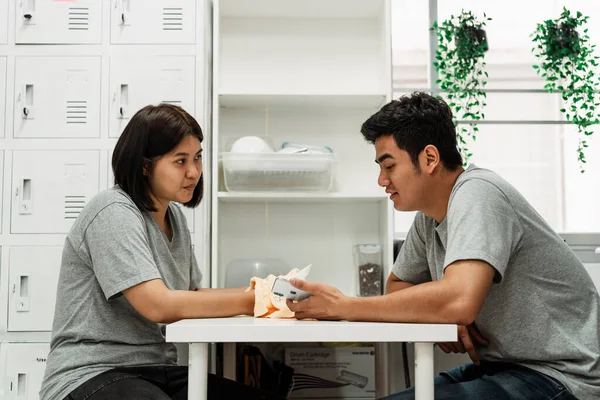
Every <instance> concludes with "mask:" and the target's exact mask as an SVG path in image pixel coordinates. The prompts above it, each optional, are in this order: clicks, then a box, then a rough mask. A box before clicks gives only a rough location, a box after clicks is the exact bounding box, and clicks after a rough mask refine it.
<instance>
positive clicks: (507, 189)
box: [393, 165, 600, 399]
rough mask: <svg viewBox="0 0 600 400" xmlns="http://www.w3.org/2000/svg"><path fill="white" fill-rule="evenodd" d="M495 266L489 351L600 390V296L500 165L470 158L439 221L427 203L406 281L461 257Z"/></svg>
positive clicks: (589, 390) (411, 240) (404, 261)
mask: <svg viewBox="0 0 600 400" xmlns="http://www.w3.org/2000/svg"><path fill="white" fill-rule="evenodd" d="M467 259H474V260H482V261H485V262H487V263H488V264H490V265H491V266H492V267H493V268H494V269H495V270H496V277H495V279H494V283H495V284H494V285H492V287H491V288H490V290H489V293H488V295H487V298H486V300H485V303H484V305H483V308H482V310H481V312H480V313H479V316H478V317H477V319H476V320H475V322H476V324H477V327H478V328H479V331H480V332H481V333H482V335H483V336H484V337H485V338H486V339H487V340H488V342H489V345H487V346H482V345H476V348H477V353H478V355H479V357H480V359H482V360H487V361H504V362H512V363H516V364H520V365H522V366H524V367H528V368H531V369H534V370H536V371H539V372H542V373H544V374H546V375H550V376H552V377H554V378H556V379H558V380H560V381H561V382H562V383H564V384H565V385H566V386H567V387H568V388H569V389H570V390H571V391H572V392H573V393H574V394H575V395H576V396H577V397H578V398H580V399H598V398H600V330H599V326H598V322H599V321H600V298H599V297H598V291H597V290H596V288H595V286H594V283H593V282H592V279H591V278H590V276H589V275H588V273H587V271H586V270H585V267H584V266H583V264H582V263H581V261H579V259H578V258H577V256H576V255H575V253H574V252H573V251H572V250H571V249H570V248H569V246H568V245H567V244H566V243H565V242H564V241H563V240H562V239H561V238H560V236H559V235H558V234H556V233H555V232H554V231H553V230H552V229H551V227H550V226H549V225H548V224H547V223H546V221H544V219H543V218H542V217H541V216H540V215H539V214H538V213H537V212H536V211H535V209H534V208H533V207H532V206H531V205H530V204H529V203H528V202H527V201H526V200H525V198H524V197H523V196H522V195H521V194H520V193H519V192H518V191H517V190H516V189H515V188H514V187H513V186H512V185H510V184H509V183H508V182H506V181H505V180H504V179H502V178H501V177H500V176H499V175H497V174H496V173H494V172H492V171H489V170H486V169H483V168H477V167H476V166H474V165H471V166H470V167H469V168H467V170H466V171H465V172H463V173H462V174H461V175H460V176H459V177H458V179H457V180H456V183H455V185H454V188H453V189H452V193H451V194H450V200H449V203H448V212H447V215H446V218H445V219H444V220H443V221H442V222H441V223H440V224H439V225H438V224H437V223H436V221H434V220H433V219H432V218H429V217H427V216H425V215H424V214H423V213H418V214H417V216H416V218H415V221H414V223H413V225H412V227H411V229H410V231H409V233H408V236H407V239H406V241H405V243H404V245H403V246H402V247H401V250H400V253H399V255H398V258H397V260H396V263H395V265H394V269H393V273H394V275H396V276H397V277H398V278H400V279H401V280H403V281H406V282H410V283H413V284H419V283H423V282H427V281H432V280H440V279H442V278H443V277H444V270H445V268H446V267H448V266H449V265H450V264H452V263H453V262H455V261H458V260H467Z"/></svg>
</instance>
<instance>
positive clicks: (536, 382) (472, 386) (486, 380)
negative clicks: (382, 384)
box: [384, 361, 577, 400]
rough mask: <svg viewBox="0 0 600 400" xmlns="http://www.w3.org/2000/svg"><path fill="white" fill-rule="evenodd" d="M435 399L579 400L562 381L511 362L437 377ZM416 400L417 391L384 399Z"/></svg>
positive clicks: (469, 366) (466, 368)
mask: <svg viewBox="0 0 600 400" xmlns="http://www.w3.org/2000/svg"><path fill="white" fill-rule="evenodd" d="M434 390H435V398H436V400H482V399H485V400H550V399H552V400H577V399H576V398H575V396H573V394H571V392H570V391H569V390H568V389H567V388H566V387H565V386H564V385H563V384H562V383H560V382H559V381H557V380H556V379H554V378H551V377H549V376H547V375H544V374H541V373H539V372H536V371H533V370H531V369H529V368H523V367H521V366H518V365H515V364H509V363H491V362H483V361H482V362H481V365H480V366H477V365H475V364H466V365H463V366H462V367H458V368H455V369H452V370H449V371H446V372H443V373H441V374H440V376H438V377H436V378H435V389H434ZM414 398H415V391H414V388H410V389H407V390H405V391H403V392H400V393H396V394H393V395H391V396H388V397H385V399H384V400H409V399H414Z"/></svg>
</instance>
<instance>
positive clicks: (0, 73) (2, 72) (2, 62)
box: [0, 0, 6, 138]
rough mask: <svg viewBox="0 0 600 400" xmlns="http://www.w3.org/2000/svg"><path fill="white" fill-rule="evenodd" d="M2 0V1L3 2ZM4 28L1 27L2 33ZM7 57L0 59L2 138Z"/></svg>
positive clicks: (0, 124)
mask: <svg viewBox="0 0 600 400" xmlns="http://www.w3.org/2000/svg"><path fill="white" fill-rule="evenodd" d="M1 1H2V0H0V2H1ZM1 32H2V26H1V25H0V33H1ZM0 43H1V41H0ZM5 94H6V57H0V138H3V137H4V135H5V134H4V114H5V112H6V95H5Z"/></svg>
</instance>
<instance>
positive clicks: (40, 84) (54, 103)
mask: <svg viewBox="0 0 600 400" xmlns="http://www.w3.org/2000/svg"><path fill="white" fill-rule="evenodd" d="M100 79H101V57H16V61H15V108H14V135H15V137H16V138H24V137H35V138H43V137H57V138H86V137H99V136H100V92H101V90H100V89H101V88H100Z"/></svg>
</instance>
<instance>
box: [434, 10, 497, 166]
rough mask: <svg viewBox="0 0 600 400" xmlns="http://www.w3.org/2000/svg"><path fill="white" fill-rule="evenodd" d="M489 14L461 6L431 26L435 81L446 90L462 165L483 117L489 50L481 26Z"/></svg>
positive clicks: (489, 19)
mask: <svg viewBox="0 0 600 400" xmlns="http://www.w3.org/2000/svg"><path fill="white" fill-rule="evenodd" d="M486 21H491V18H488V17H486V15H485V14H483V20H479V19H477V18H476V17H475V15H473V14H472V13H471V12H470V11H464V10H462V11H461V13H460V15H458V16H453V15H452V16H450V19H448V20H446V21H443V22H442V23H439V24H438V22H437V21H436V22H435V23H434V24H433V27H432V28H431V30H434V31H435V32H436V33H437V37H438V44H437V49H436V52H435V62H434V63H433V66H434V67H435V69H436V71H437V73H438V75H439V79H438V80H436V82H435V83H436V84H438V85H439V86H440V89H441V90H442V91H443V92H445V94H446V98H447V102H448V105H449V106H450V108H451V109H452V111H453V115H454V123H455V125H456V139H457V142H458V149H459V151H460V153H461V155H462V157H463V162H464V165H466V164H467V162H468V160H469V158H470V157H471V156H472V155H473V154H472V153H471V152H470V151H469V149H468V146H467V145H468V139H469V138H470V139H471V140H473V141H475V140H476V139H477V132H478V131H479V128H478V127H477V121H480V120H482V119H484V118H485V114H484V113H483V109H484V107H485V106H486V102H485V98H486V94H485V92H484V91H483V88H484V87H485V85H486V84H487V78H488V74H487V72H486V71H485V65H486V62H485V52H486V51H487V50H488V42H487V35H486V32H485V30H484V29H483V28H484V27H485V26H486ZM458 119H462V120H470V121H472V122H471V123H469V124H460V125H459V124H458V123H457V120H458Z"/></svg>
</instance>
